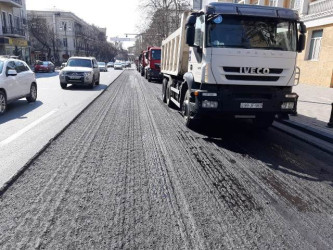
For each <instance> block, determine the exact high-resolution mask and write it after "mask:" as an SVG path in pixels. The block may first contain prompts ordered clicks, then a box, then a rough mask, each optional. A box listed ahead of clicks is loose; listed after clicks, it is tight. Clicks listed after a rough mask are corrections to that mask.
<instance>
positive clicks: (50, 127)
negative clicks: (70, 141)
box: [0, 69, 122, 187]
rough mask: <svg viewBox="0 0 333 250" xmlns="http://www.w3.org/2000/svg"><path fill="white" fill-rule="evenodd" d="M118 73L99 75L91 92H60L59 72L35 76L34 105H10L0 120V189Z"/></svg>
mask: <svg viewBox="0 0 333 250" xmlns="http://www.w3.org/2000/svg"><path fill="white" fill-rule="evenodd" d="M121 72H122V71H118V70H113V69H109V72H101V83H100V85H99V86H95V88H94V89H88V88H82V87H80V88H79V87H77V88H74V87H69V88H68V89H67V90H63V89H61V88H60V84H59V76H58V74H59V72H55V73H37V74H36V78H37V85H38V98H37V101H36V102H35V103H30V104H28V103H27V101H26V100H25V99H21V100H19V101H16V102H13V103H11V104H9V105H8V110H7V112H6V113H5V114H4V115H3V116H1V117H0V130H1V133H0V159H1V161H0V187H1V186H2V185H3V184H4V183H5V182H6V181H8V180H9V179H10V178H11V177H12V176H13V175H14V174H15V173H16V172H17V171H18V170H19V169H20V168H21V167H22V166H23V165H24V164H25V163H26V162H27V161H28V160H29V159H30V158H31V157H33V156H34V155H35V154H36V152H38V151H39V150H40V149H41V148H42V147H43V146H44V145H45V144H46V143H47V142H48V141H49V140H50V139H51V138H53V137H54V135H56V134H57V133H58V132H59V131H61V129H62V128H64V127H65V126H66V125H67V124H68V123H69V122H70V121H71V120H72V119H73V118H74V117H75V116H76V115H77V114H78V113H79V112H80V111H81V110H82V109H84V108H85V107H86V106H87V105H88V104H89V103H90V102H91V101H92V100H93V99H94V98H96V96H98V95H99V94H100V93H101V92H102V91H103V90H104V89H106V88H107V86H108V85H109V84H110V83H111V82H112V81H113V80H114V79H116V77H118V76H119V74H120V73H121ZM69 86H71V85H69Z"/></svg>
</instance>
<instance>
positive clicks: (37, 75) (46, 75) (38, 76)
mask: <svg viewBox="0 0 333 250" xmlns="http://www.w3.org/2000/svg"><path fill="white" fill-rule="evenodd" d="M35 74H36V78H37V79H39V78H50V77H54V76H58V75H59V72H57V71H56V72H51V73H35Z"/></svg>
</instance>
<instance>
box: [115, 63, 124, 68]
mask: <svg viewBox="0 0 333 250" xmlns="http://www.w3.org/2000/svg"><path fill="white" fill-rule="evenodd" d="M113 68H114V69H123V64H122V63H121V62H115V63H114V65H113Z"/></svg>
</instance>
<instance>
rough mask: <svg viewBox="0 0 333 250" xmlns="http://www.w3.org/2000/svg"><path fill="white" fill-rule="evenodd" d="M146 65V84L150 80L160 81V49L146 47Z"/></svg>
mask: <svg viewBox="0 0 333 250" xmlns="http://www.w3.org/2000/svg"><path fill="white" fill-rule="evenodd" d="M146 59H147V65H146V67H145V78H146V79H147V80H148V82H151V81H152V80H158V81H161V80H162V74H161V68H160V64H161V48H160V47H148V48H147V53H146Z"/></svg>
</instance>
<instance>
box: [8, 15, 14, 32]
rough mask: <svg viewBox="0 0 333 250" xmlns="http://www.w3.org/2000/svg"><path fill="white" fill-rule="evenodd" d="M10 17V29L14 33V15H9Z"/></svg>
mask: <svg viewBox="0 0 333 250" xmlns="http://www.w3.org/2000/svg"><path fill="white" fill-rule="evenodd" d="M8 16H9V28H10V30H11V32H12V30H13V15H12V14H9V15H8Z"/></svg>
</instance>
